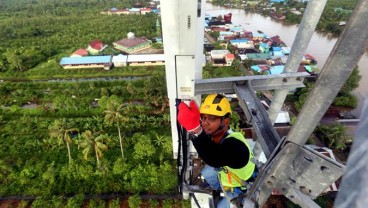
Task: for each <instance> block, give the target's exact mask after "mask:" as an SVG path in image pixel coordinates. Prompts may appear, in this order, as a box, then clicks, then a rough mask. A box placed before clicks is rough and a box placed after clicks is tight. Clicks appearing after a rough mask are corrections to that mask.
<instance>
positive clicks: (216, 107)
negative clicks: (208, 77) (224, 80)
mask: <svg viewBox="0 0 368 208" xmlns="http://www.w3.org/2000/svg"><path fill="white" fill-rule="evenodd" d="M199 111H200V113H201V114H208V115H213V116H221V117H222V116H225V115H226V114H228V113H230V114H232V113H231V107H230V102H229V100H228V99H227V98H226V97H225V96H224V95H221V94H211V95H208V96H207V97H206V99H205V100H204V101H203V103H202V105H201V107H200V109H199Z"/></svg>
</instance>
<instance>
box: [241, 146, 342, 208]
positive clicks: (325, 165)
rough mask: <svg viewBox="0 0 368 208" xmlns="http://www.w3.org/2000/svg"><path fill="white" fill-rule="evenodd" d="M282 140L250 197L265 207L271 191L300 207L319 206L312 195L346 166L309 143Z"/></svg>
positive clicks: (258, 178) (336, 176)
mask: <svg viewBox="0 0 368 208" xmlns="http://www.w3.org/2000/svg"><path fill="white" fill-rule="evenodd" d="M282 143H283V142H280V144H279V145H278V147H277V148H276V149H275V151H274V152H273V153H272V155H271V157H270V158H269V159H268V160H267V163H266V164H265V165H264V166H263V167H262V169H261V171H260V175H259V176H258V177H257V179H256V181H255V183H254V185H253V186H252V188H251V189H250V190H249V192H248V196H247V198H248V199H251V200H252V201H257V203H258V204H259V205H260V207H262V206H263V205H264V204H265V202H266V200H267V199H268V198H269V196H270V195H271V194H282V195H285V196H286V197H288V198H289V199H290V200H291V201H293V202H294V203H296V204H299V205H300V206H301V207H308V208H309V207H319V206H318V205H317V204H316V203H315V202H314V201H313V200H312V199H314V198H316V197H318V196H319V195H320V194H321V193H322V192H323V191H325V190H326V189H327V188H328V187H329V186H330V185H331V184H332V183H333V182H335V181H336V180H337V179H338V178H339V177H340V176H341V175H342V174H343V171H344V168H345V166H343V165H341V164H340V163H338V162H336V161H334V160H332V159H331V158H329V157H326V156H325V155H322V154H320V153H319V152H317V151H315V150H313V149H311V148H309V147H307V146H299V145H297V144H295V143H292V142H287V143H286V144H285V145H284V146H282Z"/></svg>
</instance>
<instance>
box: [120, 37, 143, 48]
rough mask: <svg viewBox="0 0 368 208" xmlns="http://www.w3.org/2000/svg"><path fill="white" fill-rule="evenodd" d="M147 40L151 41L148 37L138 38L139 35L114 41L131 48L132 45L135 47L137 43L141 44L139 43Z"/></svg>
mask: <svg viewBox="0 0 368 208" xmlns="http://www.w3.org/2000/svg"><path fill="white" fill-rule="evenodd" d="M146 42H149V40H148V39H146V38H143V37H141V38H137V37H134V38H124V39H122V40H119V41H116V42H114V43H115V44H118V45H121V46H124V47H127V48H130V47H134V46H136V45H139V44H142V43H146Z"/></svg>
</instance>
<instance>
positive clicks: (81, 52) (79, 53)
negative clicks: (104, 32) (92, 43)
mask: <svg viewBox="0 0 368 208" xmlns="http://www.w3.org/2000/svg"><path fill="white" fill-rule="evenodd" d="M88 55H89V54H88V51H87V50H86V49H83V48H80V49H78V50H76V51H74V52H73V54H72V55H71V56H70V57H82V56H88Z"/></svg>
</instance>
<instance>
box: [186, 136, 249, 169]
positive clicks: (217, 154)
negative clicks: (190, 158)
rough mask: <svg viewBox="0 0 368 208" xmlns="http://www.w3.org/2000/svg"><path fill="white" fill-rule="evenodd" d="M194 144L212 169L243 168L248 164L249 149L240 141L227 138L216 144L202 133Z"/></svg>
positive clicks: (194, 140) (193, 140)
mask: <svg viewBox="0 0 368 208" xmlns="http://www.w3.org/2000/svg"><path fill="white" fill-rule="evenodd" d="M192 142H193V145H194V147H195V148H196V150H197V152H198V155H199V156H200V157H201V159H202V160H203V161H204V162H205V163H206V164H208V165H210V166H212V167H223V166H229V167H231V168H242V167H244V166H245V165H246V164H247V163H248V160H249V151H248V147H247V146H246V145H245V144H244V143H243V142H241V141H239V140H238V139H235V138H227V139H225V140H224V141H223V142H222V143H221V144H216V143H215V142H213V141H212V140H211V137H210V136H208V135H206V134H205V133H204V132H202V133H201V134H199V136H198V137H196V138H194V139H192Z"/></svg>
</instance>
